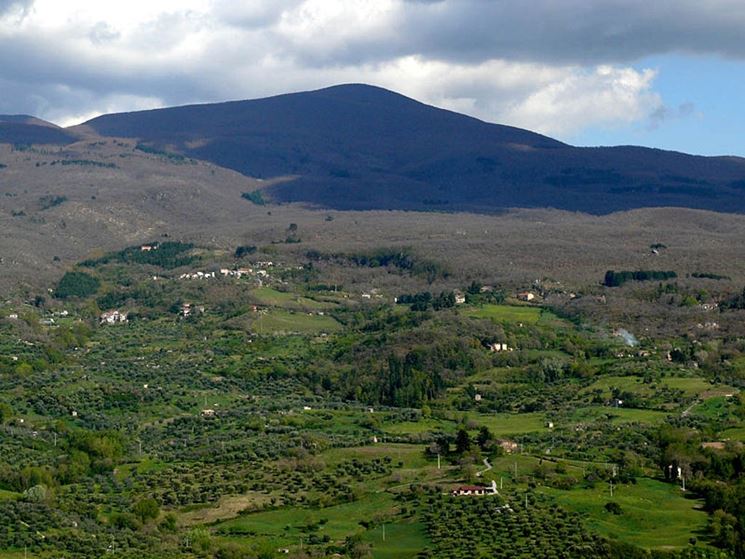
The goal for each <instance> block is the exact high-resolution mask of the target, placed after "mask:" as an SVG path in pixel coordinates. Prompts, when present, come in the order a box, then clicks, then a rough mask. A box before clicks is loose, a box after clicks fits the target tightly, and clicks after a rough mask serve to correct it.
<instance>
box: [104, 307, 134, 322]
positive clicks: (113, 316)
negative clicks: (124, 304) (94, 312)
mask: <svg viewBox="0 0 745 559" xmlns="http://www.w3.org/2000/svg"><path fill="white" fill-rule="evenodd" d="M127 316H128V314H127V313H126V312H123V311H116V310H114V311H106V312H105V313H102V314H101V317H100V322H101V324H121V323H123V322H127V320H128V319H127Z"/></svg>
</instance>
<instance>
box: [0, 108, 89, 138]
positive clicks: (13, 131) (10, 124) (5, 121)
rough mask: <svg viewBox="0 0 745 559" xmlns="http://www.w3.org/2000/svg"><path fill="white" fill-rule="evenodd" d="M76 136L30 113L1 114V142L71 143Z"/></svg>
mask: <svg viewBox="0 0 745 559" xmlns="http://www.w3.org/2000/svg"><path fill="white" fill-rule="evenodd" d="M75 140H76V136H74V135H73V134H70V133H69V132H66V131H65V130H63V129H62V128H59V127H58V126H55V125H54V124H52V123H51V122H47V121H45V120H41V119H39V118H36V117H33V116H29V115H0V144H29V145H30V144H61V145H64V144H69V143H72V142H74V141H75Z"/></svg>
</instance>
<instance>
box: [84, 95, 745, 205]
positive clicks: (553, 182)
mask: <svg viewBox="0 0 745 559" xmlns="http://www.w3.org/2000/svg"><path fill="white" fill-rule="evenodd" d="M86 125H87V126H88V127H89V128H91V129H93V130H95V131H96V132H97V133H99V134H102V135H106V136H124V137H134V138H140V139H141V140H142V141H143V142H145V143H148V144H151V145H153V146H155V147H158V148H165V149H169V150H175V151H180V152H183V153H185V154H188V155H189V156H192V157H195V158H200V159H205V160H208V161H211V162H213V163H216V164H218V165H221V166H224V167H228V168H231V169H234V170H237V171H240V172H241V173H244V174H246V175H250V176H255V177H262V178H269V177H277V176H287V175H294V176H296V177H297V178H296V179H294V180H292V181H288V182H285V183H282V184H279V185H276V186H274V187H272V188H271V189H270V194H271V196H272V197H273V198H274V199H275V200H277V201H302V202H308V203H311V204H318V205H323V206H330V207H335V208H340V209H352V208H353V209H370V208H398V209H427V208H429V209H440V210H447V209H465V210H477V211H489V210H496V209H499V208H505V207H556V208H562V209H568V210H578V211H587V212H592V213H606V212H610V211H615V210H622V209H630V208H636V207H644V206H685V207H692V208H703V209H713V210H720V211H745V197H743V196H742V194H745V159H740V158H731V157H718V158H710V157H696V156H689V155H685V154H681V153H675V152H666V151H661V150H653V149H647V148H638V147H614V148H577V147H573V146H569V145H566V144H563V143H561V142H558V141H556V140H553V139H551V138H547V137H545V136H541V135H539V134H535V133H532V132H529V131H526V130H521V129H519V128H513V127H509V126H501V125H497V124H489V123H485V122H482V121H480V120H477V119H474V118H471V117H467V116H464V115H460V114H457V113H453V112H450V111H445V110H442V109H437V108H434V107H430V106H427V105H424V104H422V103H419V102H417V101H414V100H412V99H409V98H407V97H404V96H402V95H399V94H396V93H393V92H390V91H387V90H384V89H380V88H377V87H372V86H365V85H345V86H336V87H331V88H328V89H323V90H319V91H312V92H307V93H296V94H289V95H281V96H277V97H271V98H267V99H259V100H253V101H236V102H229V103H219V104H211V105H193V106H185V107H176V108H169V109H159V110H152V111H142V112H135V113H123V114H114V115H106V116H102V117H98V118H96V119H93V120H91V121H89V122H88V123H86Z"/></svg>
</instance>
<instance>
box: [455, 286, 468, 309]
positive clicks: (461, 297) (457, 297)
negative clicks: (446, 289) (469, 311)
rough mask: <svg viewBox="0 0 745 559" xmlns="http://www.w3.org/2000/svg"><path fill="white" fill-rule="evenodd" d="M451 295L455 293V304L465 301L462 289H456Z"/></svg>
mask: <svg viewBox="0 0 745 559" xmlns="http://www.w3.org/2000/svg"><path fill="white" fill-rule="evenodd" d="M453 295H455V304H456V305H462V304H463V303H465V302H466V296H465V294H464V293H463V292H462V291H458V290H457V289H456V290H455V291H453Z"/></svg>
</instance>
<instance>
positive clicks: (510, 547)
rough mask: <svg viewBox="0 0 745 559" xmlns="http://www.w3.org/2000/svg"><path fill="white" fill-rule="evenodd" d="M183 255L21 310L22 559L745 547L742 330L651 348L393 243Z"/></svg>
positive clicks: (633, 553) (8, 548) (13, 519)
mask: <svg viewBox="0 0 745 559" xmlns="http://www.w3.org/2000/svg"><path fill="white" fill-rule="evenodd" d="M167 246H168V247H169V250H170V251H172V252H173V253H174V254H169V255H168V259H164V258H163V259H159V258H158V257H157V256H152V255H147V257H142V256H140V255H138V252H137V251H138V250H143V249H141V248H140V247H137V246H136V247H130V249H127V250H126V251H124V252H123V253H116V254H111V255H101V256H99V257H97V258H96V259H89V260H88V261H86V262H83V263H81V264H80V265H79V266H77V267H75V268H74V269H73V270H72V271H73V272H75V273H74V274H71V275H69V276H68V280H67V282H68V283H71V285H69V286H66V291H64V292H63V293H62V294H55V292H54V290H53V291H52V293H51V294H50V293H48V292H47V294H46V295H42V294H39V295H38V297H37V296H34V297H32V298H29V297H26V298H24V297H17V298H10V299H8V300H7V301H6V302H4V303H3V304H2V306H1V308H0V316H1V317H2V318H1V319H0V347H2V356H0V420H1V422H2V425H0V448H1V449H2V455H1V457H0V519H2V526H3V528H2V529H0V557H3V558H5V557H8V558H16V557H21V556H23V554H24V552H25V553H27V554H28V556H32V557H40V558H44V559H52V558H53V557H58V556H60V554H62V555H63V556H65V557H69V558H75V559H77V558H80V559H83V558H88V557H91V558H92V557H100V556H102V555H111V556H113V557H132V558H134V557H153V558H155V557H158V558H161V557H163V558H168V557H193V558H197V557H202V558H215V559H225V558H233V557H248V558H270V557H281V556H288V555H289V556H290V557H297V558H305V557H326V556H333V555H337V556H342V557H349V558H363V557H372V558H376V559H386V558H392V557H409V558H424V557H438V558H439V557H454V558H456V557H519V556H540V557H544V556H545V557H591V556H593V557H598V556H602V557H612V558H619V559H620V558H622V557H623V558H626V557H645V558H648V557H652V555H651V553H653V552H654V553H656V554H657V555H654V557H669V558H670V559H680V558H693V557H701V558H714V557H716V558H723V557H735V556H737V553H739V548H738V547H737V546H738V545H739V544H738V543H737V542H738V541H739V540H738V539H737V537H736V534H737V533H738V532H737V530H739V525H738V524H737V520H735V521H732V520H731V518H736V516H735V513H736V508H735V507H736V506H737V503H738V502H739V501H738V500H737V498H736V497H727V498H726V499H725V498H724V497H721V496H720V493H719V492H721V491H723V490H724V489H725V488H726V489H727V490H730V489H731V490H732V491H733V492H734V491H736V487H737V479H738V476H739V468H740V465H739V464H740V460H741V458H742V457H743V455H744V453H743V447H742V442H743V441H744V440H745V436H744V435H743V433H745V413H743V403H742V400H741V397H740V389H741V387H742V386H744V385H745V383H744V381H743V379H742V378H741V376H740V372H741V369H742V367H741V364H742V361H743V359H744V358H743V356H742V355H743V351H745V346H743V345H742V344H740V342H739V341H737V339H736V338H732V339H730V340H722V339H710V338H704V339H702V340H696V341H695V343H694V341H691V340H690V339H688V338H685V337H680V338H674V339H670V338H669V337H666V338H659V339H658V338H654V337H652V336H646V337H644V339H643V340H642V343H641V345H640V346H638V347H629V346H627V345H626V344H625V343H624V341H623V340H622V339H619V338H618V337H617V336H615V335H614V333H613V330H612V329H611V328H609V327H608V326H607V325H604V324H601V323H594V322H591V321H589V319H586V318H581V319H577V318H576V317H575V316H573V315H572V314H571V313H568V312H567V310H566V308H565V307H564V306H563V304H558V305H553V304H551V303H550V302H549V301H550V299H551V297H550V293H548V292H544V293H543V295H542V296H541V300H540V302H531V303H530V304H526V303H524V302H518V301H516V300H515V298H514V297H513V294H512V293H511V292H509V290H508V289H507V288H506V287H503V286H488V288H487V289H482V287H484V286H483V285H479V284H478V283H477V282H475V281H472V282H470V283H464V284H463V285H460V284H456V285H453V281H454V280H453V279H452V278H450V277H449V276H447V275H446V274H444V273H443V275H442V276H441V277H440V279H439V280H436V281H438V282H439V283H433V284H430V283H429V281H430V280H433V278H432V274H430V276H429V277H428V276H427V275H426V274H425V275H418V272H417V269H418V268H416V266H414V265H410V262H409V260H406V259H407V258H410V256H406V257H402V256H401V253H399V252H386V249H380V250H378V251H376V252H375V253H374V258H377V259H380V260H381V261H383V262H386V261H387V260H386V259H387V258H388V257H389V256H390V255H393V256H392V257H391V262H393V264H386V265H385V266H382V265H380V263H379V261H377V260H376V261H374V262H373V264H370V257H369V255H367V254H365V255H362V256H359V255H357V256H354V255H350V254H349V253H345V254H344V255H343V256H335V257H328V258H325V259H319V258H318V257H317V256H315V257H314V259H309V260H305V259H303V258H299V259H293V258H289V257H287V256H286V255H285V256H284V257H282V258H277V255H276V253H275V252H274V251H273V250H272V247H263V248H260V249H257V252H256V253H252V255H251V257H250V258H251V259H253V261H251V260H250V259H249V260H246V259H245V258H246V257H245V256H235V255H234V253H235V251H233V250H229V249H228V248H223V249H220V250H216V249H211V248H209V247H202V246H192V245H187V244H183V245H179V244H173V245H167ZM155 250H157V249H155ZM117 254H119V255H120V256H121V254H124V255H130V256H131V255H134V257H131V258H130V257H128V258H126V259H124V258H123V257H120V256H117ZM270 258H271V259H273V263H272V265H271V266H268V265H266V264H265V263H266V262H267V261H268V260H269V259H270ZM396 259H398V260H396ZM122 260H126V261H122ZM401 261H404V262H405V264H406V265H405V266H403V265H401ZM397 262H398V264H396V263H397ZM379 268H383V269H379ZM221 270H228V272H230V271H236V270H242V272H241V274H237V272H235V273H224V274H223V273H222V272H221ZM259 270H261V271H262V272H261V273H259ZM369 270H372V272H370V273H374V274H380V277H383V274H385V281H381V285H388V286H389V287H388V288H385V287H382V288H371V287H369V285H367V284H359V283H356V282H355V281H354V280H355V278H359V277H361V275H362V274H363V272H365V273H367V272H366V271H369ZM429 270H430V272H432V269H429ZM436 271H437V270H435V272H436ZM197 272H200V273H201V274H202V275H201V276H199V275H198V274H197ZM213 272H216V273H214V274H213ZM432 273H434V272H432ZM434 275H435V276H436V275H437V274H434ZM86 276H88V277H86ZM91 278H92V279H91ZM340 279H343V280H344V281H341V280H340ZM433 281H435V280H433ZM76 282H81V285H82V286H83V287H85V289H83V290H78V288H79V287H80V285H78V284H77V283H76ZM593 289H595V287H593ZM602 289H610V288H602ZM614 289H626V287H624V288H614ZM449 290H457V291H459V292H462V293H465V294H466V296H465V301H461V302H460V303H458V302H456V298H455V296H454V293H455V291H449ZM536 291H538V290H537V289H536ZM406 294H408V295H406ZM412 294H413V295H412ZM63 295H64V296H63ZM402 295H405V296H404V297H403V298H402V297H401V296H402ZM593 297H594V296H593ZM113 310H116V311H117V312H118V313H119V314H118V315H117V316H120V317H123V318H122V319H121V320H120V319H116V320H113V321H111V322H109V321H107V319H106V318H105V317H107V316H111V315H107V314H104V311H109V312H111V311H113ZM728 312H729V311H728ZM731 312H732V313H735V315H736V313H737V310H733V311H731ZM722 314H725V313H724V311H722ZM102 317H103V318H102ZM492 482H493V485H492ZM683 483H686V484H687V487H686V491H683V490H682V484H683ZM473 484H477V485H480V486H483V487H486V488H487V489H485V491H487V492H488V494H487V495H481V496H452V495H451V491H453V490H454V489H457V488H458V487H460V486H463V485H473ZM611 487H613V495H611V493H610V491H611ZM493 488H496V493H494V492H493ZM718 499H719V500H718ZM732 511H734V512H732ZM659 554H663V555H659Z"/></svg>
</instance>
